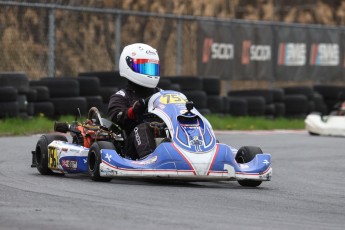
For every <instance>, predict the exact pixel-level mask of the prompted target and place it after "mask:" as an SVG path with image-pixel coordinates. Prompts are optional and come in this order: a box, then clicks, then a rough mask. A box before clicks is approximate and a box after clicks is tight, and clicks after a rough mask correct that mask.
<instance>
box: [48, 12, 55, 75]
mask: <svg viewBox="0 0 345 230" xmlns="http://www.w3.org/2000/svg"><path fill="white" fill-rule="evenodd" d="M48 46H49V63H48V77H54V76H55V9H54V8H51V9H50V11H49V31H48Z"/></svg>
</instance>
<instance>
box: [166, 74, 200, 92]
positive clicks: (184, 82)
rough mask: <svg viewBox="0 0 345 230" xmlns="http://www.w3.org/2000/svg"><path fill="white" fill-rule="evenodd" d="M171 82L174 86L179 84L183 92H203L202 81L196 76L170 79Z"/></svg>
mask: <svg viewBox="0 0 345 230" xmlns="http://www.w3.org/2000/svg"><path fill="white" fill-rule="evenodd" d="M169 79H170V81H171V82H172V83H174V84H179V85H180V87H181V89H182V91H187V90H189V91H194V90H202V89H203V86H202V79H201V78H199V77H196V76H178V77H170V78H169Z"/></svg>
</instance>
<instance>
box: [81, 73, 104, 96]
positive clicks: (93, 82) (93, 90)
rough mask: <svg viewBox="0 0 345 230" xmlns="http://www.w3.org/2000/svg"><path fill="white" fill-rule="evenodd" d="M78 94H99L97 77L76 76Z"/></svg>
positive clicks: (99, 88) (99, 85)
mask: <svg viewBox="0 0 345 230" xmlns="http://www.w3.org/2000/svg"><path fill="white" fill-rule="evenodd" d="M77 80H78V82H79V95H80V96H99V95H100V92H101V84H100V81H99V79H98V78H97V77H77Z"/></svg>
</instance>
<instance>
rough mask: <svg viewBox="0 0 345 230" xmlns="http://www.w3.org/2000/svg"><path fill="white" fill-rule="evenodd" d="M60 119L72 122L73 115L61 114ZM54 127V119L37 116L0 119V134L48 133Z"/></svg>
mask: <svg viewBox="0 0 345 230" xmlns="http://www.w3.org/2000/svg"><path fill="white" fill-rule="evenodd" d="M59 120H60V121H67V122H72V121H73V120H74V118H73V116H63V117H61V118H60V119H59ZM53 129H54V120H52V119H48V118H47V117H43V116H38V117H33V118H29V119H21V118H6V119H0V136H18V135H29V134H36V133H48V132H52V131H53Z"/></svg>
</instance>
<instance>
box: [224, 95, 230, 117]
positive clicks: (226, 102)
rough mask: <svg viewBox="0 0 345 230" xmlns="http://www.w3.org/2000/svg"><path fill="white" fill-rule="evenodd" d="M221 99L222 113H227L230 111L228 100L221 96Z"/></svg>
mask: <svg viewBox="0 0 345 230" xmlns="http://www.w3.org/2000/svg"><path fill="white" fill-rule="evenodd" d="M222 99H223V111H222V112H223V114H228V113H230V109H231V108H230V102H229V98H228V97H222Z"/></svg>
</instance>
